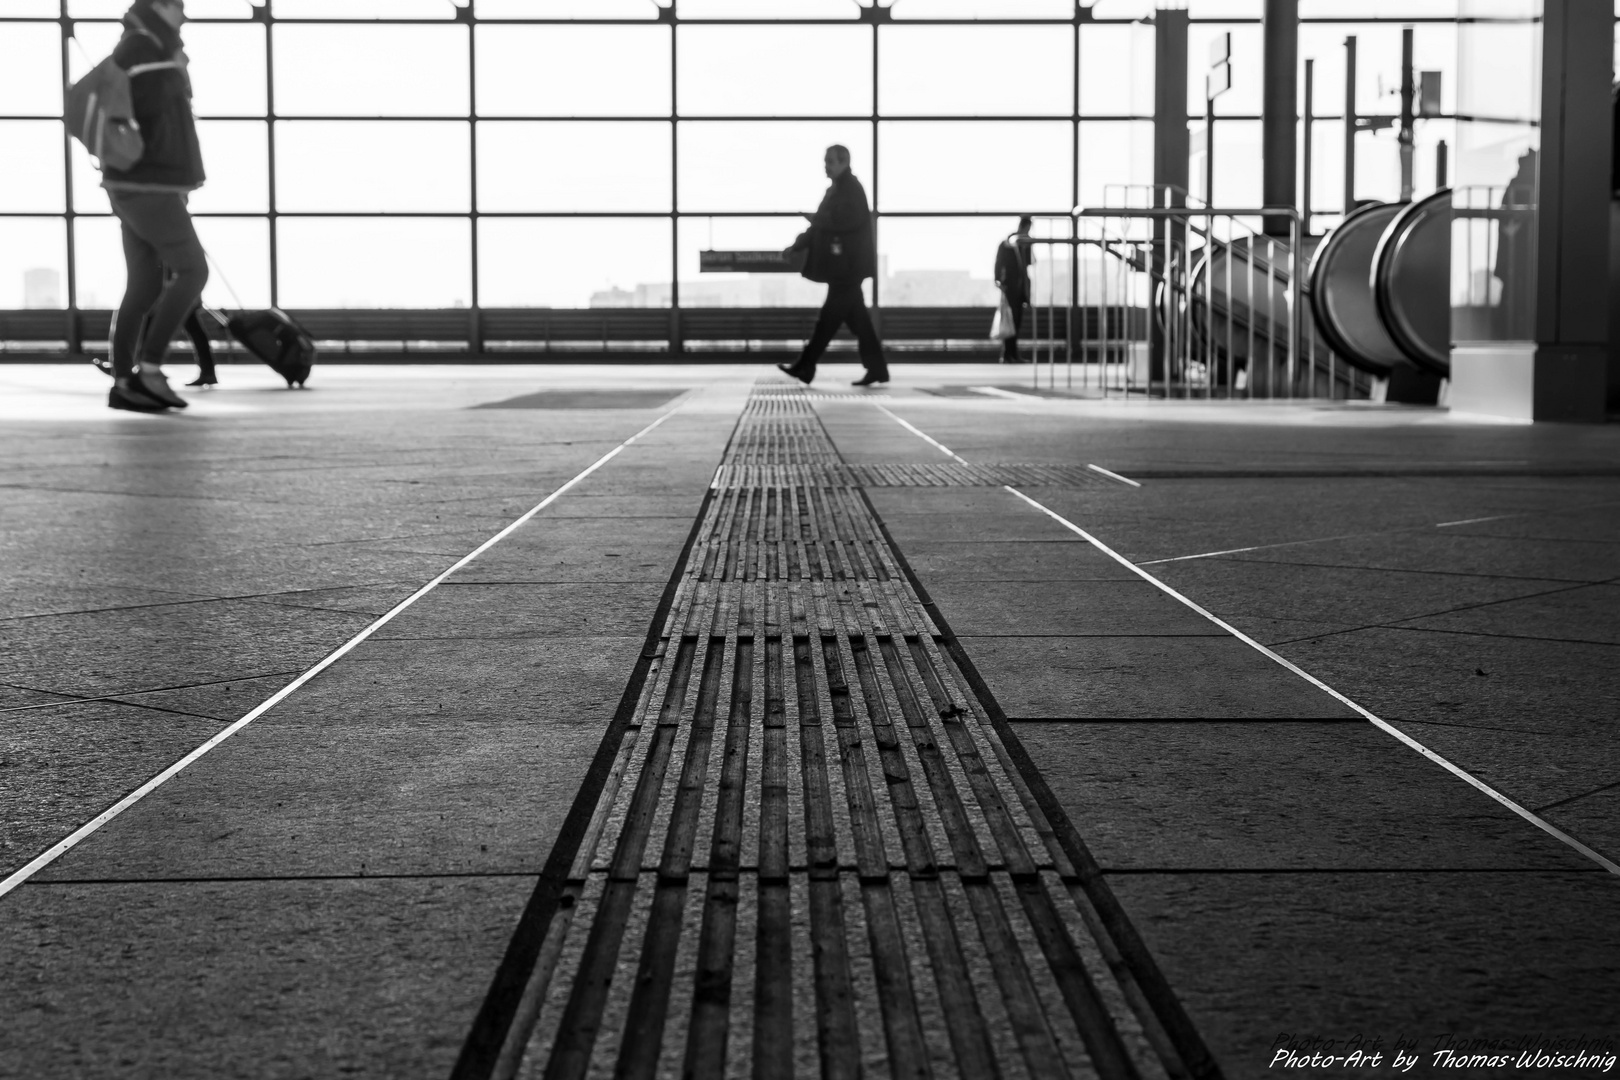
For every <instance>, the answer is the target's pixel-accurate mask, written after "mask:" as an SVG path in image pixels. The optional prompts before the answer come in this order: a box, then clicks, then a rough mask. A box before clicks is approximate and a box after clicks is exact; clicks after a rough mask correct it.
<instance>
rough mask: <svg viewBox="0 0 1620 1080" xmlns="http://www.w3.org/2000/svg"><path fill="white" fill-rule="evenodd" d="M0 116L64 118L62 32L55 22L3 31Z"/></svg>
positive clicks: (18, 25)
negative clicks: (1, 114)
mask: <svg viewBox="0 0 1620 1080" xmlns="http://www.w3.org/2000/svg"><path fill="white" fill-rule="evenodd" d="M0 113H4V114H7V115H10V116H60V115H62V31H61V30H60V29H59V28H58V27H57V26H56V24H54V23H9V24H7V26H6V28H5V30H4V31H3V32H0Z"/></svg>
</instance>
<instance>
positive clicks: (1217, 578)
mask: <svg viewBox="0 0 1620 1080" xmlns="http://www.w3.org/2000/svg"><path fill="white" fill-rule="evenodd" d="M1146 569H1147V570H1148V571H1149V572H1151V573H1152V574H1153V575H1154V576H1155V577H1157V578H1159V579H1160V580H1161V581H1164V582H1165V583H1167V584H1169V585H1171V586H1173V587H1174V588H1175V589H1176V590H1177V591H1179V592H1180V593H1182V594H1183V595H1185V596H1186V597H1187V598H1188V599H1191V600H1193V601H1195V602H1196V603H1198V604H1199V605H1200V606H1202V607H1204V608H1207V609H1208V610H1209V611H1211V612H1213V613H1214V614H1216V615H1219V616H1220V617H1221V618H1223V619H1227V620H1228V621H1232V620H1234V619H1258V620H1273V619H1276V620H1290V621H1298V622H1303V623H1307V624H1309V623H1315V624H1318V625H1321V626H1330V625H1333V626H1337V627H1339V628H1342V629H1351V628H1354V627H1359V626H1370V625H1373V624H1377V623H1389V622H1399V621H1401V620H1405V619H1413V618H1417V617H1418V616H1424V615H1429V614H1430V613H1432V612H1442V611H1448V610H1450V609H1453V608H1459V607H1463V606H1465V605H1470V604H1488V603H1492V602H1494V601H1499V600H1510V599H1514V598H1517V597H1523V596H1529V595H1533V594H1535V593H1538V592H1545V591H1546V590H1548V589H1550V588H1557V587H1559V586H1558V584H1557V583H1556V582H1545V581H1524V580H1520V579H1513V578H1490V577H1467V576H1463V575H1460V574H1428V573H1412V572H1407V571H1399V570H1369V569H1360V568H1355V567H1338V566H1302V565H1295V564H1287V563H1276V562H1263V561H1258V560H1253V561H1251V560H1246V559H1243V558H1241V557H1237V556H1231V557H1225V558H1218V559H1198V560H1189V561H1185V562H1176V563H1165V564H1162V565H1159V566H1150V567H1147V568H1146ZM1521 602H1523V601H1521ZM1440 618H1441V619H1447V618H1451V616H1440ZM1240 629H1243V630H1245V632H1247V627H1240ZM1306 632H1307V633H1308V632H1309V631H1306ZM1296 636H1300V637H1303V636H1305V635H1304V634H1303V633H1301V634H1298V635H1296Z"/></svg>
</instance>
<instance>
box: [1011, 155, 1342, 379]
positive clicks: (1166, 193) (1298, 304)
mask: <svg viewBox="0 0 1620 1080" xmlns="http://www.w3.org/2000/svg"><path fill="white" fill-rule="evenodd" d="M1115 190H1117V191H1122V192H1123V195H1124V197H1123V199H1121V200H1120V201H1121V202H1123V203H1124V205H1109V206H1104V207H1098V208H1082V209H1076V211H1075V212H1074V213H1073V214H1072V215H1070V216H1069V217H1067V218H1045V219H1041V221H1040V222H1039V224H1038V227H1037V229H1036V230H1035V232H1036V235H1034V236H1032V237H1031V242H1032V243H1034V244H1036V245H1040V246H1041V247H1043V248H1044V250H1045V258H1044V259H1043V258H1040V257H1037V258H1036V260H1035V264H1034V267H1033V268H1032V269H1033V273H1032V278H1033V280H1032V296H1031V307H1032V309H1033V310H1032V312H1031V314H1032V316H1033V333H1032V334H1031V338H1032V348H1033V352H1034V360H1035V366H1034V370H1033V371H1032V373H1031V378H1032V382H1033V384H1034V386H1035V387H1036V388H1039V387H1040V385H1041V383H1042V381H1043V377H1044V381H1045V383H1046V385H1047V388H1048V389H1057V387H1058V383H1059V379H1058V373H1057V367H1058V364H1059V363H1062V365H1063V367H1064V372H1063V377H1062V384H1063V387H1064V389H1066V390H1070V391H1078V392H1080V393H1081V394H1084V395H1090V396H1102V397H1113V396H1124V397H1130V396H1133V395H1136V396H1149V397H1164V398H1202V399H1215V398H1224V399H1241V400H1254V399H1256V398H1283V399H1290V398H1310V397H1330V398H1339V397H1344V398H1348V397H1364V396H1366V391H1367V389H1368V387H1369V385H1370V380H1369V379H1367V377H1365V376H1363V375H1361V373H1359V372H1356V371H1354V370H1352V369H1351V368H1349V367H1348V366H1347V365H1344V364H1342V363H1341V362H1340V358H1339V357H1338V356H1337V355H1335V354H1334V353H1333V352H1332V350H1331V349H1329V348H1328V347H1327V345H1326V343H1325V342H1323V341H1321V340H1319V338H1318V336H1317V334H1316V329H1315V323H1314V319H1313V316H1312V313H1311V310H1310V305H1309V304H1307V303H1306V302H1305V292H1304V291H1305V282H1304V278H1305V274H1304V272H1303V270H1301V272H1297V273H1296V272H1295V271H1296V265H1298V264H1302V263H1303V262H1304V261H1305V259H1304V258H1303V257H1299V256H1297V254H1296V253H1300V252H1301V251H1302V247H1303V248H1304V256H1307V257H1308V255H1309V252H1310V243H1309V239H1308V238H1306V237H1304V236H1303V235H1302V224H1301V220H1300V216H1299V213H1298V211H1296V210H1294V209H1293V208H1291V207H1253V208H1249V207H1240V208H1221V207H1209V206H1205V205H1199V200H1197V199H1196V198H1192V197H1189V196H1187V195H1185V193H1183V192H1179V191H1177V190H1174V189H1165V188H1151V187H1145V186H1138V187H1129V188H1125V187H1121V188H1117V189H1115ZM1113 196H1114V191H1110V192H1109V197H1108V198H1107V199H1106V200H1105V201H1108V202H1113V201H1115V200H1114V198H1113ZM1268 217H1270V218H1282V219H1284V220H1286V222H1287V224H1288V235H1287V237H1276V236H1271V235H1267V234H1266V233H1264V232H1263V231H1261V229H1260V228H1259V227H1258V223H1259V222H1260V221H1263V220H1264V219H1265V218H1268ZM1043 263H1044V267H1045V269H1044V271H1043V270H1042V265H1043ZM1043 364H1044V368H1045V370H1044V372H1043V371H1042V366H1043ZM1077 366H1078V369H1079V370H1078V371H1077V370H1076V367H1077Z"/></svg>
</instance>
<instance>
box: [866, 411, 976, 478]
mask: <svg viewBox="0 0 1620 1080" xmlns="http://www.w3.org/2000/svg"><path fill="white" fill-rule="evenodd" d="M877 408H878V412H880V413H882V414H883V415H885V416H887V417H888V418H889V419H890V420H893V421H894V422H895V423H897V424H899V425H900V426H901V427H903V428H905V429H906V430H907V431H909V432H911V433H912V434H913V435H915V436H917V438H919V439H921V440H922V441H923V442H925V443H928V444H929V445H930V446H933V447H935V448H937V449H939V450H940V451H942V452H944V453H947V454H949V455H951V457H953V458H955V459H956V460H957V461H960V462H961V463H962V464H964V465H966V464H967V458H965V457H963V456H962V455H961V454H958V453H957V452H956V451H955V450H952V449H951V448H950V447H948V446H946V445H945V444H944V443H942V442H940V441H939V440H938V439H936V438H934V437H933V436H931V435H929V434H928V433H927V432H924V431H922V430H921V429H920V428H916V427H913V426H912V425H911V424H909V423H907V422H906V421H904V420H902V419H900V418H899V417H898V416H896V415H894V413H892V412H890V411H889V407H888V406H887V405H879V406H878V407H877Z"/></svg>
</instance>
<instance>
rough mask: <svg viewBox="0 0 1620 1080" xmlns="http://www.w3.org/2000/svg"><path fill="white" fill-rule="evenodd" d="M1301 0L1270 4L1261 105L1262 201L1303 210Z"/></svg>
mask: <svg viewBox="0 0 1620 1080" xmlns="http://www.w3.org/2000/svg"><path fill="white" fill-rule="evenodd" d="M1298 69H1299V0H1266V13H1265V62H1264V67H1263V71H1264V81H1263V83H1262V86H1263V88H1264V89H1263V90H1262V96H1261V106H1260V109H1261V111H1260V147H1261V149H1260V155H1261V168H1262V170H1263V171H1262V173H1261V198H1262V199H1263V200H1264V201H1265V204H1266V205H1267V206H1297V205H1298V203H1297V202H1296V201H1295V196H1294V189H1295V185H1294V171H1295V169H1297V168H1298V162H1297V160H1296V154H1295V150H1294V147H1295V132H1296V130H1297V129H1298V127H1299V106H1298V102H1299V70H1298ZM1265 226H1266V232H1267V234H1269V235H1271V236H1287V235H1288V233H1289V226H1288V219H1287V218H1284V217H1272V218H1267V219H1266V223H1265Z"/></svg>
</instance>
